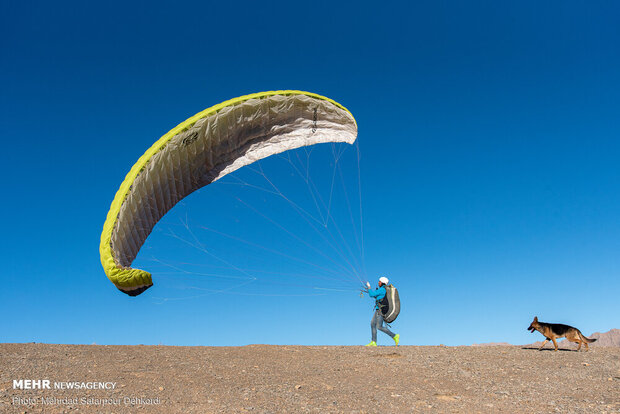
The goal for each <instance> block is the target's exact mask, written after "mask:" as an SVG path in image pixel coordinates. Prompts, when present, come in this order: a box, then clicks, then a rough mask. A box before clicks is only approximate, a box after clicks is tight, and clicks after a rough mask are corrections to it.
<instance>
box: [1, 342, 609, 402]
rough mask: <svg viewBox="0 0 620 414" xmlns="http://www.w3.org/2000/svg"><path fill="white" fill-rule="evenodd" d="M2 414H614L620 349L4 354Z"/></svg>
mask: <svg viewBox="0 0 620 414" xmlns="http://www.w3.org/2000/svg"><path fill="white" fill-rule="evenodd" d="M27 380H35V381H37V380H38V381H39V383H38V384H39V386H40V387H41V388H43V389H26V388H32V387H33V386H34V388H37V382H30V381H27ZM45 380H48V381H49V387H50V388H49V389H47V388H45V386H44V384H45V382H44V381H45ZM20 381H21V382H20ZM16 383H17V385H16ZM20 385H21V387H22V388H25V389H20V388H19V386H20ZM0 412H2V413H4V412H7V413H11V412H16V413H24V412H26V413H39V412H45V413H74V412H98V413H126V412H153V413H242V412H252V413H379V412H382V413H420V412H422V413H424V412H429V413H430V412H447V413H451V412H454V413H457V412H458V413H462V412H468V413H469V412H471V413H476V412H479V413H487V412H492V413H547V412H550V413H554V412H559V413H582V412H583V413H585V412H589V413H594V412H595V413H606V412H607V413H618V412H620V348H617V347H598V348H593V349H591V350H590V352H583V351H582V352H574V351H558V352H554V351H551V350H545V351H541V352H539V351H537V350H535V349H532V348H531V347H527V346H525V347H523V346H485V347H469V346H462V347H445V346H402V347H398V348H397V347H377V348H366V347H358V346H329V347H323V346H268V345H250V346H245V347H173V346H101V345H49V344H0Z"/></svg>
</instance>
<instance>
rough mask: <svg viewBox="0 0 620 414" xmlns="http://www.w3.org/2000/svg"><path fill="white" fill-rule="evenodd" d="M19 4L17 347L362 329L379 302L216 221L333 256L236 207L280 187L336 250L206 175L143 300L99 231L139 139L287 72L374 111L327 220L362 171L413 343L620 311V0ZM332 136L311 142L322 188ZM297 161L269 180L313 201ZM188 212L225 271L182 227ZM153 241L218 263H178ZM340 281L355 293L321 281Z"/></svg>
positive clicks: (13, 50) (11, 75) (355, 334)
mask: <svg viewBox="0 0 620 414" xmlns="http://www.w3.org/2000/svg"><path fill="white" fill-rule="evenodd" d="M0 7H1V9H0V48H1V50H2V59H1V60H0V74H1V75H2V79H3V81H4V82H3V87H2V92H1V93H0V127H1V130H2V134H3V147H4V148H3V151H2V154H1V155H0V157H1V163H0V169H1V171H2V174H3V176H4V177H5V179H4V180H3V188H4V194H5V197H4V203H2V205H1V206H0V212H1V213H2V217H3V218H4V223H3V224H4V225H3V231H2V233H3V235H4V237H2V240H1V242H0V243H1V246H0V247H1V249H0V259H1V260H2V263H3V266H2V270H0V282H1V284H2V289H0V310H2V312H3V314H4V315H11V317H5V318H2V321H1V322H0V332H2V333H1V334H0V335H1V336H0V341H2V342H50V343H93V342H96V343H100V344H140V343H143V344H158V343H162V344H170V345H243V344H248V343H269V344H308V345H312V344H334V345H339V344H345V345H353V344H365V343H367V342H368V341H369V339H370V338H369V336H370V332H369V331H370V329H369V326H368V325H369V321H370V318H371V316H372V303H371V301H370V300H369V299H368V298H360V297H359V296H358V294H357V293H356V292H355V291H354V289H355V288H356V287H357V285H355V283H353V282H352V281H351V282H349V281H348V280H346V277H345V276H338V275H336V277H341V278H342V279H341V280H338V281H336V282H324V281H321V279H318V278H316V276H320V275H318V274H313V273H312V272H311V271H310V270H309V269H308V268H307V266H306V267H305V268H303V269H301V268H297V269H296V268H295V266H294V265H293V263H292V262H291V261H290V260H280V259H279V257H278V256H277V255H274V254H264V255H261V254H260V253H259V252H258V251H257V250H256V249H254V248H252V247H251V246H250V245H248V244H245V245H244V244H243V243H239V242H238V241H234V240H231V239H230V238H227V237H224V236H221V235H220V236H219V237H217V234H216V233H213V232H208V231H204V230H201V228H202V227H209V228H214V229H218V231H220V232H224V233H227V234H235V235H239V234H242V235H243V238H244V239H245V240H247V241H251V242H252V243H255V244H261V245H263V246H275V247H277V249H279V251H286V252H288V253H291V254H292V255H293V254H294V255H295V256H296V257H306V258H307V259H308V260H311V261H312V260H318V259H317V258H316V255H314V256H313V254H310V253H309V249H307V248H305V249H304V248H303V247H302V246H300V245H298V244H295V243H292V242H291V239H290V238H288V239H287V238H286V237H285V236H283V235H282V234H280V233H278V231H276V229H274V227H273V225H272V224H270V223H269V222H267V221H265V220H263V221H261V220H259V219H258V218H257V217H256V214H255V212H253V211H252V210H250V209H247V208H246V209H243V208H240V204H242V203H239V201H238V200H237V198H240V199H242V200H244V201H246V202H251V203H258V204H260V203H262V208H263V210H262V211H263V212H264V211H268V212H269V213H270V214H274V216H275V217H276V218H277V220H278V222H279V223H282V224H283V225H285V226H287V227H288V228H289V229H294V231H295V232H298V233H297V234H299V235H300V236H302V238H303V239H304V240H307V241H308V242H312V243H317V245H319V244H320V242H318V241H316V239H315V238H313V235H312V232H311V231H310V230H308V228H304V227H303V223H301V224H300V223H299V222H298V223H294V222H293V221H292V220H293V218H294V214H291V212H290V211H288V212H287V211H286V209H285V206H283V205H282V203H281V201H282V200H275V199H273V198H271V199H270V198H265V197H263V198H260V196H259V195H257V194H254V193H251V191H250V192H248V191H247V190H248V188H239V189H238V191H239V192H237V188H238V186H234V185H233V186H230V185H229V186H226V185H225V183H223V184H222V185H219V186H217V187H216V186H213V188H210V187H206V188H204V189H203V190H201V191H199V192H198V193H196V194H194V195H192V196H190V197H189V198H188V199H186V200H185V202H184V203H183V205H179V206H177V207H176V208H175V209H174V210H173V211H171V212H170V214H169V215H168V216H166V217H165V218H164V220H163V221H162V222H161V223H160V224H159V225H158V227H157V228H156V230H155V232H154V233H153V234H152V236H151V238H150V239H149V240H148V241H147V244H146V245H145V249H143V251H142V252H141V255H140V256H139V257H138V260H137V262H139V264H140V265H141V266H142V267H143V268H149V267H148V266H151V267H150V268H149V269H151V270H153V271H154V281H155V286H154V287H153V288H151V289H150V290H148V291H147V292H145V293H144V294H143V295H141V296H139V297H136V298H130V297H128V296H126V295H123V294H122V293H120V292H118V291H117V290H116V289H115V288H114V287H113V285H112V284H111V283H110V282H109V281H108V280H107V278H106V277H105V274H104V273H103V270H102V269H101V265H100V262H99V252H98V246H99V237H100V233H101V228H102V225H103V222H104V220H105V216H106V213H107V210H108V208H109V206H110V203H111V201H112V198H113V196H114V194H115V192H116V190H117V189H118V186H119V185H120V183H121V181H122V180H123V178H124V176H125V174H126V173H127V172H128V170H129V168H130V167H131V165H133V163H134V162H135V161H136V160H137V159H138V157H139V156H140V155H141V154H142V153H143V152H144V151H145V150H146V149H147V148H148V147H149V146H150V145H151V144H152V143H153V142H154V141H155V140H156V139H157V138H159V137H160V136H161V135H163V134H164V133H166V132H167V131H168V130H169V129H170V128H172V127H173V126H175V125H176V124H178V123H179V122H181V121H183V120H184V119H186V118H188V117H189V116H191V115H193V114H194V113H197V112H199V111H201V110H202V109H205V108H207V107H209V106H212V105H214V104H217V103H219V102H221V101H224V100H226V99H230V98H233V97H236V96H239V95H244V94H247V93H252V92H259V91H265V90H276V89H299V90H307V91H311V92H315V93H319V94H322V95H325V96H328V97H330V98H332V99H335V100H336V101H338V102H340V103H342V104H343V105H345V106H346V107H347V108H348V109H350V110H351V112H352V113H353V114H354V116H355V117H356V119H357V122H358V125H359V141H358V143H359V151H360V154H361V162H360V167H359V170H358V169H357V166H356V163H355V162H353V161H354V160H355V156H356V152H355V150H356V148H344V150H345V153H344V157H345V158H343V165H342V167H343V168H342V171H343V183H344V186H343V187H345V188H346V189H347V191H350V193H349V192H347V191H342V192H339V191H336V194H340V196H339V197H336V199H335V204H334V208H333V212H334V213H333V214H334V215H335V216H336V215H338V216H339V217H340V220H341V221H339V223H343V224H342V225H343V228H344V223H348V218H350V217H351V216H349V215H348V214H349V213H348V209H347V204H346V199H345V198H343V197H344V196H345V195H346V194H350V195H351V197H358V196H359V192H358V191H356V187H355V186H356V185H357V174H358V171H359V174H360V177H361V189H362V191H361V193H362V206H363V227H364V260H365V262H366V266H367V271H368V275H369V278H370V279H371V282H372V283H373V284H374V283H375V282H376V279H377V278H378V277H379V276H381V275H386V276H388V277H390V279H392V281H393V282H394V283H395V284H396V285H397V286H398V287H399V290H400V292H401V298H402V300H403V305H402V306H403V311H402V313H401V316H400V317H399V319H398V320H397V321H396V323H395V324H394V325H393V328H394V330H395V331H397V332H399V333H401V336H402V342H401V343H403V344H407V345H431V344H440V343H442V344H446V345H459V344H471V343H474V342H491V341H493V342H501V341H507V342H511V343H517V344H518V343H528V342H531V341H534V340H538V339H540V338H539V337H538V336H535V335H531V334H529V333H528V332H526V330H525V328H526V327H527V326H528V324H529V323H530V321H531V319H532V318H533V316H534V315H538V316H539V318H540V319H541V320H543V321H549V322H562V323H567V324H571V325H575V326H577V327H579V328H580V329H581V330H582V331H584V333H587V334H589V333H592V332H594V331H607V330H609V329H612V328H618V327H620V312H619V307H618V295H619V293H620V277H619V276H620V263H619V259H618V257H619V256H620V255H619V254H618V252H619V251H620V236H619V235H620V220H619V219H618V213H619V212H620V191H619V187H618V183H619V182H620V168H619V167H618V159H620V141H619V140H618V135H619V132H620V126H619V123H618V113H620V90H619V85H620V26H618V24H617V19H616V16H617V15H618V13H619V12H620V10H619V7H618V6H617V4H616V3H615V2H597V3H596V4H588V5H586V4H585V3H583V2H572V1H568V2H545V3H544V4H541V3H540V2H518V3H515V4H510V5H508V4H500V3H497V2H491V1H486V2H483V1H478V2H466V3H464V2H438V1H428V2H402V3H394V4H379V3H376V2H373V3H367V4H366V3H360V2H355V3H353V2H352V3H349V4H345V3H337V2H321V1H318V2H312V3H307V4H306V3H303V4H301V3H294V2H273V3H269V4H265V3H255V2H246V3H242V4H239V3H235V4H230V5H227V4H226V2H217V3H204V2H196V3H187V2H175V3H174V4H172V5H163V4H157V3H153V2H149V3H146V2H140V3H137V2H136V3H134V4H129V5H128V4H126V3H124V2H106V4H97V5H94V4H89V3H88V2H87V3H84V2H61V3H54V4H51V3H48V2H4V3H3V4H2V6H0ZM340 150H341V149H338V151H340ZM330 151H331V149H330V148H328V147H322V148H318V149H317V151H316V153H313V154H312V156H313V157H316V158H313V164H312V165H313V168H314V169H313V174H315V178H316V181H317V183H318V182H322V183H323V185H324V187H322V188H323V189H326V188H330V187H329V183H330V181H329V176H330V174H331V172H333V165H332V164H330V156H331V152H330ZM303 154H305V153H302V157H303ZM347 157H348V158H347ZM321 160H323V162H324V164H322V163H321V162H322V161H321ZM281 161H282V159H279V160H278V159H276V160H266V161H264V162H263V166H264V168H265V169H266V170H267V171H268V173H267V174H268V175H269V177H278V178H281V179H282V181H281V182H280V183H279V184H278V185H281V186H282V188H286V189H287V191H288V193H287V194H290V196H291V197H295V198H296V199H298V200H300V202H305V203H309V201H308V199H307V195H308V193H307V191H306V190H307V187H305V188H303V186H300V187H296V186H295V184H294V180H293V179H294V178H295V177H293V175H294V174H292V173H291V172H292V170H291V167H290V166H287V165H285V164H286V163H282V162H281ZM332 161H333V158H332ZM321 165H325V169H322V168H321V167H320V166H321ZM315 166H316V167H315ZM239 173H240V177H241V178H242V179H245V177H246V176H245V175H244V174H247V175H248V178H247V179H248V180H249V179H251V178H250V176H251V175H252V174H251V171H245V172H244V171H240V172H239ZM252 179H259V180H260V176H257V175H256V174H254V177H253V178H252ZM287 179H289V181H287ZM326 179H327V181H326ZM231 180H235V178H231ZM231 182H232V181H231ZM231 182H229V184H230V183H231ZM326 183H327V184H326ZM325 185H327V187H325ZM303 200H305V201H303ZM253 205H254V204H253ZM304 205H305V206H308V205H309V206H310V207H312V205H311V204H304ZM340 215H341V216H340ZM353 217H354V218H355V219H356V220H355V223H356V225H359V224H360V220H359V215H355V214H354V215H353ZM183 220H187V222H188V223H190V224H191V225H189V226H188V227H190V228H191V229H193V230H192V231H193V232H195V234H196V235H197V236H198V237H199V238H200V241H201V243H203V245H206V246H208V247H209V249H210V251H211V249H213V250H212V251H214V252H216V253H217V257H219V258H220V259H223V260H225V261H226V262H228V263H229V265H228V268H226V266H220V268H219V270H218V271H217V272H215V271H214V269H216V262H218V261H219V262H220V263H219V265H222V264H223V263H224V262H222V261H221V260H215V259H214V257H212V256H209V255H205V254H201V253H200V251H199V250H198V249H194V248H193V247H191V246H185V247H184V246H182V245H183V243H182V242H180V241H179V240H178V239H175V238H173V237H169V234H170V230H171V229H178V228H179V226H180V227H181V230H183V225H182V223H183ZM201 226H202V227H201ZM352 228H356V227H354V226H351V229H352ZM240 232H241V233H240ZM347 234H349V236H350V237H351V238H348V237H347V240H348V241H349V242H350V243H351V245H354V244H355V243H356V242H357V239H355V237H354V234H353V233H347ZM183 237H187V235H186V236H183ZM304 255H305V256H304ZM353 256H355V253H354V254H353ZM357 257H358V259H360V258H361V255H358V256H357ZM153 259H157V260H160V261H165V262H166V263H169V262H173V263H181V262H182V263H187V262H190V260H198V262H193V263H194V265H192V266H194V267H192V266H190V267H187V266H186V267H185V268H184V271H185V272H188V271H189V272H194V273H201V272H202V271H200V272H196V271H195V269H196V267H195V266H203V267H204V268H205V269H209V271H208V272H211V273H218V274H220V275H222V276H209V277H206V278H205V277H200V275H195V274H189V276H188V274H187V273H185V274H183V273H180V274H177V275H176V276H177V277H178V278H177V279H175V275H173V274H171V275H163V274H162V275H161V277H159V278H158V276H157V274H156V273H155V270H159V271H160V272H161V273H164V272H163V271H162V266H161V265H160V264H156V265H153V261H152V260H153ZM241 264H242V265H243V266H244V269H250V268H252V269H253V270H252V274H253V275H255V276H256V277H257V280H256V281H255V282H253V283H251V284H247V285H244V286H238V287H235V288H234V289H232V290H231V291H230V292H229V293H227V294H226V293H219V294H216V293H212V292H209V291H208V290H201V289H213V288H216V289H217V288H219V289H221V288H222V287H226V288H227V287H231V286H232V284H234V283H238V281H239V279H231V278H230V276H234V275H235V274H237V275H238V271H237V269H235V268H240V265H241ZM233 266H234V267H233ZM163 267H164V268H165V267H166V266H163ZM201 269H202V268H201ZM257 269H258V270H257ZM336 269H337V266H334V268H333V269H331V271H332V272H335V273H339V272H338V271H337V270H336ZM236 271H237V273H235V272H236ZM208 272H207V271H205V272H202V273H208ZM267 272H279V273H280V274H279V275H278V276H275V275H274V273H271V274H270V273H267ZM171 273H173V272H171ZM297 273H300V274H302V277H298V276H296V274H297ZM183 276H187V277H183ZM202 276H204V275H202ZM325 284H327V285H329V286H332V287H335V286H341V285H342V286H345V287H346V288H347V289H350V290H348V291H330V292H327V293H326V292H322V291H320V290H318V289H316V288H317V287H325ZM343 290H346V289H343ZM196 292H200V294H199V295H194V293H196ZM317 293H320V294H317ZM270 295H271V296H270ZM272 295H280V296H272ZM161 298H169V299H170V298H174V300H162V299H161ZM386 339H387V337H380V338H379V341H380V344H381V343H383V344H388V343H389V342H388V341H387V340H386Z"/></svg>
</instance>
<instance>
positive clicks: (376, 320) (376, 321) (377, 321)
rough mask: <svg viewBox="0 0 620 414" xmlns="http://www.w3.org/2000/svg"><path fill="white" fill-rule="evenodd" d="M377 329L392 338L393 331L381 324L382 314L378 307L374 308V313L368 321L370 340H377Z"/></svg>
mask: <svg viewBox="0 0 620 414" xmlns="http://www.w3.org/2000/svg"><path fill="white" fill-rule="evenodd" d="M377 329H378V330H380V331H381V332H385V333H386V334H387V335H389V336H390V338H394V335H395V334H394V333H393V332H392V331H390V330H389V329H388V328H386V327H385V326H383V314H382V313H381V311H380V310H379V309H376V310H375V314H374V315H373V317H372V320H371V321H370V331H371V332H372V340H373V342H377Z"/></svg>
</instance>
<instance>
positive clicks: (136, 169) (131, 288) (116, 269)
mask: <svg viewBox="0 0 620 414" xmlns="http://www.w3.org/2000/svg"><path fill="white" fill-rule="evenodd" d="M275 95H285V96H286V95H306V96H310V97H312V98H316V99H321V100H325V101H328V102H331V103H332V104H334V105H336V106H337V107H339V108H341V109H344V110H345V111H347V112H348V113H349V114H350V115H351V118H353V122H355V124H356V126H357V122H356V121H355V117H353V114H351V112H350V111H349V110H348V109H347V108H345V107H344V106H342V105H341V104H339V103H338V102H336V101H334V100H332V99H329V98H327V97H325V96H321V95H318V94H316V93H312V92H304V91H296V90H281V91H267V92H258V93H253V94H249V95H243V96H239V97H237V98H233V99H229V100H227V101H224V102H222V103H220V104H217V105H214V106H212V107H210V108H207V109H205V110H204V111H201V112H199V113H197V114H196V115H194V116H192V117H191V118H188V119H187V120H185V121H183V122H181V123H180V124H179V125H177V126H176V127H174V128H172V129H171V130H170V131H168V132H167V133H166V134H165V135H164V136H162V137H161V138H160V139H158V140H157V141H156V142H155V143H154V144H153V145H151V147H150V148H149V149H148V150H147V151H146V152H145V153H144V154H143V155H142V156H141V157H140V158H139V159H138V161H137V162H136V163H135V164H134V165H133V167H131V169H130V170H129V173H127V175H126V176H125V179H124V180H123V182H122V183H121V186H120V188H119V189H118V191H117V192H116V195H115V196H114V200H113V201H112V205H111V206H110V210H109V211H108V215H107V217H106V220H105V223H104V224H103V231H102V232H101V243H100V245H99V254H100V257H101V265H102V266H103V270H104V271H105V274H106V276H107V277H108V279H110V281H111V282H112V283H114V285H115V286H116V287H117V288H118V289H120V290H121V291H123V292H125V293H127V294H129V295H130V296H136V295H139V294H140V293H142V292H143V291H145V290H146V289H148V288H149V287H151V286H152V285H153V281H152V279H151V274H150V273H149V272H147V271H144V270H140V269H133V268H129V267H120V266H118V265H117V264H116V262H115V261H114V255H113V252H112V245H111V240H112V231H113V230H114V226H115V225H116V221H117V220H118V216H119V214H120V211H121V206H122V205H123V202H124V201H125V199H126V198H127V195H128V194H129V191H130V190H131V185H132V184H133V182H134V180H135V179H136V177H137V176H138V175H139V174H140V172H141V171H142V169H143V168H144V167H145V166H146V165H147V163H148V162H149V160H150V159H151V158H152V157H153V156H154V155H155V154H156V153H158V152H159V151H160V150H161V149H162V148H164V147H165V146H166V144H167V143H168V142H169V141H170V140H171V139H172V138H173V137H174V136H176V135H177V134H179V133H181V132H183V131H186V130H187V129H189V128H191V127H192V126H193V125H194V124H195V123H196V122H197V121H198V120H200V119H202V118H205V117H207V116H210V115H213V114H215V113H217V112H218V111H220V110H221V109H223V108H226V107H229V106H234V105H237V104H240V103H242V102H245V101H247V100H250V99H260V98H265V97H270V96H275Z"/></svg>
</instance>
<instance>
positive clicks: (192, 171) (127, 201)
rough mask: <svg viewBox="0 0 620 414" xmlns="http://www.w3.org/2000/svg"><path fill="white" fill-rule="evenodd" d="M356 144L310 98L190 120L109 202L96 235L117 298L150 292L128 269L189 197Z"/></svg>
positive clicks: (344, 118) (345, 119)
mask: <svg viewBox="0 0 620 414" xmlns="http://www.w3.org/2000/svg"><path fill="white" fill-rule="evenodd" d="M356 137H357V124H356V122H355V119H354V118H353V115H351V113H350V112H349V111H348V110H347V109H346V108H345V107H343V106H342V105H340V104H339V103H337V102H335V101H333V100H331V99H329V98H326V97H324V96H320V95H316V94H313V93H309V92H302V91H290V90H287V91H271V92H260V93H255V94H251V95H246V96H242V97H239V98H235V99H231V100H229V101H226V102H223V103H221V104H219V105H215V106H213V107H211V108H208V109H205V110H204V111H202V112H200V113H198V114H196V115H194V116H193V117H191V118H189V119H187V120H186V121H184V122H182V123H181V124H179V125H177V126H176V127H175V128H173V129H172V130H170V131H169V132H168V133H167V134H165V135H164V136H163V137H161V138H160V139H159V140H158V141H156V142H155V143H154V144H153V145H152V146H151V147H150V148H149V149H148V150H147V151H146V152H145V153H144V155H142V156H141V157H140V158H139V159H138V161H137V162H136V163H135V164H134V166H133V167H132V168H131V170H130V171H129V173H128V174H127V176H126V178H125V180H124V181H123V182H122V184H121V186H120V188H119V190H118V191H117V193H116V196H115V197H114V201H113V202H112V205H111V207H110V210H109V212H108V215H107V218H106V221H105V223H104V226H103V232H102V234H101V244H100V249H99V250H100V255H101V264H102V265H103V269H104V271H105V273H106V275H107V276H108V278H109V279H110V280H111V281H112V283H114V285H115V286H116V287H117V288H118V289H120V290H121V291H122V292H124V293H127V294H128V295H130V296H136V295H139V294H140V293H142V292H144V291H145V290H146V289H148V288H149V287H151V286H152V285H153V282H152V278H151V274H150V273H149V272H147V271H144V270H140V269H133V268H131V264H132V262H133V261H134V259H135V258H136V256H137V254H138V252H139V251H140V248H141V247H142V245H143V244H144V242H145V241H146V239H147V237H148V236H149V234H150V233H151V231H152V230H153V228H154V227H155V225H156V224H157V222H158V221H159V219H161V218H162V217H163V216H164V215H165V214H166V213H167V212H168V211H169V210H170V209H171V208H172V207H174V205H175V204H177V203H178V202H179V201H180V200H181V199H183V198H184V197H186V196H188V195H189V194H191V193H192V192H194V191H196V190H198V189H199V188H201V187H204V186H205V185H208V184H210V183H212V182H214V181H216V180H218V179H220V178H222V177H223V176H225V175H227V174H230V173H232V172H233V171H235V170H237V169H239V168H241V167H243V166H245V165H248V164H251V163H253V162H255V161H259V160H261V159H264V158H266V157H269V156H271V155H275V154H279V153H281V152H284V151H287V150H292V149H296V148H300V147H303V146H308V145H313V144H318V143H326V142H346V143H349V144H352V143H353V142H355V139H356Z"/></svg>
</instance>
